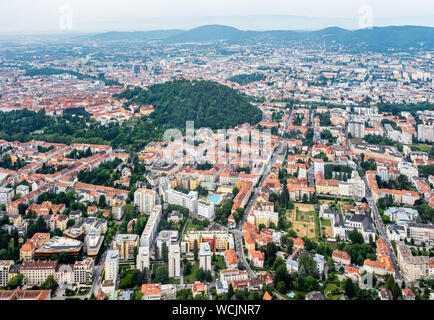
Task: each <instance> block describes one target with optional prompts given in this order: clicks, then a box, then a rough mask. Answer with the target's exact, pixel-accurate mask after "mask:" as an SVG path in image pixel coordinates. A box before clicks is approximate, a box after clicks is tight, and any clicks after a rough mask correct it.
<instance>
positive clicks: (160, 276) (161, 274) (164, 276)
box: [154, 266, 169, 284]
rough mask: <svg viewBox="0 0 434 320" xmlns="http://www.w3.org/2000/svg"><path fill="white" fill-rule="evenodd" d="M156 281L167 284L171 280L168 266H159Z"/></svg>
mask: <svg viewBox="0 0 434 320" xmlns="http://www.w3.org/2000/svg"><path fill="white" fill-rule="evenodd" d="M156 269H157V270H155V279H154V282H157V283H158V282H159V283H162V284H166V283H167V282H168V281H169V270H168V269H167V267H166V266H157V267H156Z"/></svg>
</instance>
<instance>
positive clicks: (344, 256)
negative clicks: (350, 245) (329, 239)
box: [332, 249, 351, 260]
mask: <svg viewBox="0 0 434 320" xmlns="http://www.w3.org/2000/svg"><path fill="white" fill-rule="evenodd" d="M332 256H334V257H337V258H340V259H345V260H351V257H350V255H349V254H348V253H347V252H345V251H340V250H338V249H336V250H334V251H333V252H332Z"/></svg>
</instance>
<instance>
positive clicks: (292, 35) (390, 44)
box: [92, 24, 434, 50]
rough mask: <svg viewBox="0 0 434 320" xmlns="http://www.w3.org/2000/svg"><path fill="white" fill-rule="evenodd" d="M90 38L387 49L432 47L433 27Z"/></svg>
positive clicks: (219, 30) (211, 29)
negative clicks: (303, 43) (301, 43)
mask: <svg viewBox="0 0 434 320" xmlns="http://www.w3.org/2000/svg"><path fill="white" fill-rule="evenodd" d="M92 39H93V40H102V41H110V40H161V41H163V42H164V43H200V42H214V41H229V42H248V41H260V40H266V41H267V40H268V41H272V42H278V43H282V42H287V41H314V42H318V41H322V42H325V44H327V43H328V44H334V43H337V44H342V45H345V46H349V47H351V46H359V45H362V44H363V45H364V47H365V48H366V49H372V50H387V49H389V48H395V49H408V48H411V47H416V48H423V49H432V48H434V28H432V27H423V26H387V27H373V28H366V29H358V30H347V29H343V28H340V27H328V28H325V29H320V30H316V31H294V30H268V31H249V30H247V31H244V30H240V29H237V28H235V27H231V26H225V25H218V24H215V25H204V26H200V27H197V28H194V29H191V30H175V29H173V30H156V31H137V32H109V33H103V34H98V35H95V36H93V38H92Z"/></svg>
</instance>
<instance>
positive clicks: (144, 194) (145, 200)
mask: <svg viewBox="0 0 434 320" xmlns="http://www.w3.org/2000/svg"><path fill="white" fill-rule="evenodd" d="M134 205H135V206H136V208H138V209H139V212H140V213H146V214H150V213H151V212H152V210H153V209H154V205H155V191H154V190H152V189H145V188H140V189H137V190H136V192H134Z"/></svg>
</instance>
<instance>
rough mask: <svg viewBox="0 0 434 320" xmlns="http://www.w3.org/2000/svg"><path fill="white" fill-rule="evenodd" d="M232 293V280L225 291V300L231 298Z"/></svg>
mask: <svg viewBox="0 0 434 320" xmlns="http://www.w3.org/2000/svg"><path fill="white" fill-rule="evenodd" d="M233 295H234V287H233V286H232V282H231V283H229V287H228V292H227V293H226V300H231V298H232V296H233Z"/></svg>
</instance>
